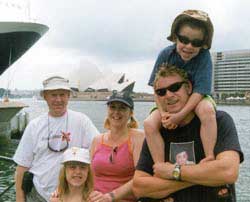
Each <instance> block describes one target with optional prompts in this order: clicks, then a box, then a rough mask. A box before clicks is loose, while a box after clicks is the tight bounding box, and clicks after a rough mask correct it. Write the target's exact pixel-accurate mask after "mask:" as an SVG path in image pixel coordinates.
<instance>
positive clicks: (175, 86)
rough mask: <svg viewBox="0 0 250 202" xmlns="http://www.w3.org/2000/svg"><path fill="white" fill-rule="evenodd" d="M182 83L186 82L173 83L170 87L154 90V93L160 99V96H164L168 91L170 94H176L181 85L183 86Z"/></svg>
mask: <svg viewBox="0 0 250 202" xmlns="http://www.w3.org/2000/svg"><path fill="white" fill-rule="evenodd" d="M184 83H187V82H186V81H181V82H176V83H173V84H172V85H170V86H168V87H165V88H159V89H156V90H155V93H156V94H157V95H158V96H161V97H162V96H164V95H166V93H167V91H170V92H172V93H174V92H177V91H178V90H180V88H181V86H182V84H184Z"/></svg>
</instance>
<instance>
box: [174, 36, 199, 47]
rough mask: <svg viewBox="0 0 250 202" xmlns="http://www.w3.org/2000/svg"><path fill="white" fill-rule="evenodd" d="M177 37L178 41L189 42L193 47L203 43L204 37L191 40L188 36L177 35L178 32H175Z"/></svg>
mask: <svg viewBox="0 0 250 202" xmlns="http://www.w3.org/2000/svg"><path fill="white" fill-rule="evenodd" d="M176 36H177V38H178V39H179V41H180V42H181V43H183V44H185V45H187V44H189V43H191V44H192V46H193V47H196V48H198V47H201V46H203V45H204V39H202V40H201V39H193V40H190V39H189V38H188V37H186V36H182V35H179V34H176Z"/></svg>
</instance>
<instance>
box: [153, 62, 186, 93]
mask: <svg viewBox="0 0 250 202" xmlns="http://www.w3.org/2000/svg"><path fill="white" fill-rule="evenodd" d="M174 75H179V76H180V77H181V78H182V81H185V82H187V83H188V81H189V79H188V74H187V72H185V71H184V70H183V69H180V68H178V67H176V66H175V65H171V64H166V63H163V64H161V65H160V67H159V71H158V72H157V73H156V75H155V80H154V89H155V88H156V83H157V81H158V80H159V79H160V78H162V77H163V78H165V77H169V76H174Z"/></svg>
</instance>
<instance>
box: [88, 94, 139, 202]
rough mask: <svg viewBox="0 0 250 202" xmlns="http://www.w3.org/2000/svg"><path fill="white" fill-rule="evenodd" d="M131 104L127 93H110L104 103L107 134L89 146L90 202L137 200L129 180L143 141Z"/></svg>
mask: <svg viewBox="0 0 250 202" xmlns="http://www.w3.org/2000/svg"><path fill="white" fill-rule="evenodd" d="M133 109H134V103H133V100H132V98H131V96H130V95H129V94H128V93H126V92H121V93H118V92H113V94H112V96H111V97H110V98H109V100H108V101H107V118H106V120H105V123H104V127H105V128H106V129H107V132H105V133H103V134H100V135H99V136H96V137H95V138H94V140H93V143H92V146H91V159H92V160H91V167H92V171H93V176H94V190H95V191H94V192H92V193H91V194H90V197H89V202H114V201H130V202H132V201H136V198H135V196H134V194H133V193H132V178H133V176H134V172H135V166H136V164H137V161H138V158H139V154H140V151H141V147H142V142H143V140H144V133H143V132H142V131H139V130H138V129H136V128H137V127H138V123H137V121H136V120H135V118H134V116H133Z"/></svg>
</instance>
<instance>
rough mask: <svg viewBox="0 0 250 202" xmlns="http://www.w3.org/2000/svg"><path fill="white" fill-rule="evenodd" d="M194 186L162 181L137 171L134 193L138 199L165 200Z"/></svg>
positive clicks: (185, 183) (186, 183)
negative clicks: (170, 195)
mask: <svg viewBox="0 0 250 202" xmlns="http://www.w3.org/2000/svg"><path fill="white" fill-rule="evenodd" d="M190 186H192V184H191V183H188V182H179V181H174V180H167V179H161V178H158V177H153V176H151V175H149V174H147V173H145V172H143V171H136V173H135V176H134V180H133V191H134V193H135V195H136V196H137V197H150V198H164V197H166V196H168V195H169V194H171V193H174V192H176V191H178V190H181V189H184V188H187V187H190Z"/></svg>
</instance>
